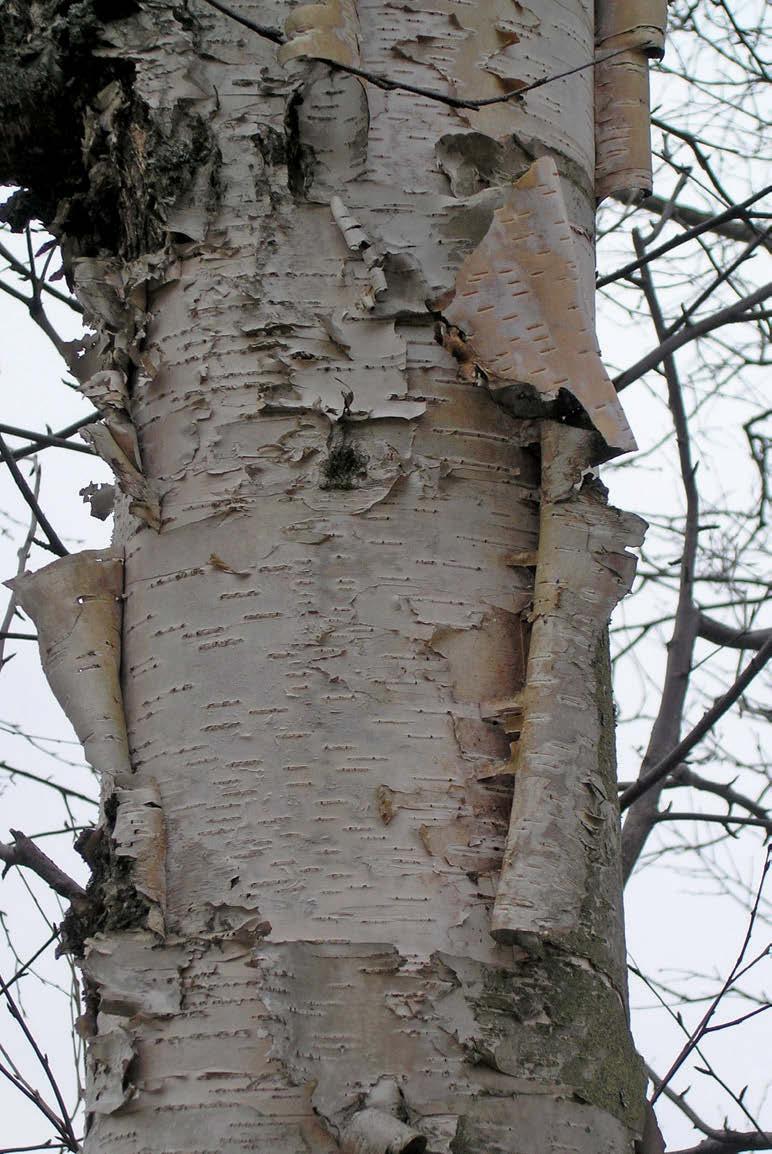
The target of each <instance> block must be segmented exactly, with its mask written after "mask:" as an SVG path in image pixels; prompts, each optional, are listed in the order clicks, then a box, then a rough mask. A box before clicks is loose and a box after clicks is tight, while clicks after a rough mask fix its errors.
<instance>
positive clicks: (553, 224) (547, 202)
mask: <svg viewBox="0 0 772 1154" xmlns="http://www.w3.org/2000/svg"><path fill="white" fill-rule="evenodd" d="M579 284H580V282H579V276H578V270H577V259H576V253H575V249H574V241H573V239H572V234H571V225H570V223H569V220H568V216H567V213H566V209H565V204H564V201H563V196H562V192H561V184H560V178H559V176H558V171H557V167H556V165H555V162H554V160H553V159H552V157H546V156H545V157H541V158H540V159H539V160H537V161H536V162H535V163H534V164H533V165H531V167H530V168H529V170H528V172H527V173H526V174H525V175H524V176H523V177H521V178H520V180H518V181H517V183H516V184H514V185H512V187H511V189H510V191H509V193H508V195H507V196H506V199H505V201H504V204H503V205H502V207H501V208H498V209H496V210H495V211H494V213H493V222H492V224H491V226H490V228H489V229H488V231H487V233H486V234H485V236H484V237H483V239H482V240H481V242H480V244H479V245H478V246H477V248H476V249H475V251H474V252H473V253H472V254H471V256H469V257H468V258H467V259H466V260H465V261H464V263H463V264H462V265H461V268H460V270H459V272H458V275H457V277H456V288H455V295H454V297H453V299H452V301H451V302H450V303H449V304H447V305H445V307H444V309H443V315H444V316H445V317H446V318H447V320H448V321H449V322H450V323H451V325H453V326H456V327H457V328H458V329H459V330H460V332H461V333H462V334H463V336H464V338H465V340H466V343H467V345H468V346H469V348H470V350H471V354H472V356H473V359H474V362H475V364H476V365H477V367H478V369H479V370H481V372H482V373H483V374H484V377H485V381H486V384H487V387H488V389H489V390H490V392H491V394H492V395H493V396H494V398H495V399H496V400H497V401H498V402H499V403H500V404H502V405H504V406H505V407H507V408H513V409H514V408H516V407H517V401H518V399H519V398H518V390H517V388H513V386H527V390H529V391H530V392H531V393H535V394H537V396H539V397H540V398H542V399H543V400H545V401H556V400H558V397H559V394H560V393H561V391H565V392H566V393H568V394H570V396H571V397H573V398H575V399H576V400H577V401H578V402H579V404H580V405H581V406H582V408H583V409H584V410H585V412H586V413H587V415H588V416H589V418H590V420H591V421H592V423H593V424H594V426H595V428H596V429H597V430H598V431H599V432H600V433H601V435H602V437H603V439H604V440H605V442H606V445H607V446H608V450H609V451H608V453H606V454H605V455H606V456H613V455H615V454H617V453H626V452H629V451H631V450H633V449H635V447H636V445H635V440H634V438H633V435H632V433H631V431H630V428H629V426H628V424H627V421H626V419H625V416H624V413H623V411H622V407H621V405H620V403H619V400H618V398H617V395H616V392H615V391H614V386H613V384H612V383H611V380H610V379H609V376H608V374H607V373H606V370H605V369H604V368H603V365H602V363H601V360H600V356H599V354H598V346H597V341H596V338H595V334H594V332H593V327H592V323H591V321H590V319H589V317H588V315H587V311H586V308H585V305H584V302H583V299H582V296H581V293H580V288H579Z"/></svg>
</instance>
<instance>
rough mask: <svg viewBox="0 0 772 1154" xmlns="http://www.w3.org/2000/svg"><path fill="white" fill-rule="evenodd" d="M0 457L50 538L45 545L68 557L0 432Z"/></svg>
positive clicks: (59, 554)
mask: <svg viewBox="0 0 772 1154" xmlns="http://www.w3.org/2000/svg"><path fill="white" fill-rule="evenodd" d="M0 457H2V458H3V460H4V461H5V463H6V465H7V466H8V471H9V472H10V474H11V476H12V477H13V479H14V481H15V482H16V487H17V488H18V490H19V492H20V493H21V495H22V497H23V498H24V500H25V501H26V502H27V504H28V505H29V507H30V509H31V510H32V512H33V513H34V514H35V517H36V518H37V522H38V524H39V525H40V528H41V529H42V530H43V532H44V533H45V535H46V537H47V538H48V544H47V545H44V546H43V547H44V548H47V549H49V550H50V552H52V553H56V554H57V556H58V557H66V556H67V554H68V550H67V549H65V547H64V545H63V544H62V542H61V541H60V540H59V537H58V536H57V534H56V533H55V532H54V529H53V527H52V526H51V523H50V522H49V520H48V518H47V517H46V515H45V513H44V512H43V510H42V509H41V508H40V504H39V503H38V501H37V499H36V497H35V494H34V493H33V492H32V490H31V489H30V487H29V485H28V484H27V482H26V480H25V479H24V476H23V475H22V472H21V470H20V468H19V466H18V465H17V464H16V462H15V460H14V459H13V453H12V452H11V450H10V449H9V448H8V446H7V445H6V443H5V441H4V439H3V436H2V434H0Z"/></svg>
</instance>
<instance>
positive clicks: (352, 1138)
mask: <svg viewBox="0 0 772 1154" xmlns="http://www.w3.org/2000/svg"><path fill="white" fill-rule="evenodd" d="M425 1149H426V1139H425V1138H424V1136H423V1135H422V1134H419V1133H418V1131H417V1130H413V1129H411V1128H410V1126H406V1125H405V1123H404V1122H400V1120H399V1118H395V1117H394V1115H393V1114H387V1113H386V1112H385V1111H384V1110H375V1109H365V1110H359V1111H358V1112H357V1113H356V1114H355V1115H354V1117H353V1118H352V1119H351V1121H350V1122H349V1124H348V1126H347V1127H346V1131H345V1133H344V1135H343V1138H342V1141H341V1150H342V1151H343V1154H423V1151H424V1150H425Z"/></svg>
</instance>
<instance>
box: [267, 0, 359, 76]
mask: <svg viewBox="0 0 772 1154" xmlns="http://www.w3.org/2000/svg"><path fill="white" fill-rule="evenodd" d="M284 31H285V32H286V35H287V42H286V44H282V46H281V48H280V49H279V51H278V53H277V55H278V58H279V63H280V64H287V63H288V62H289V61H290V60H295V59H297V58H298V57H303V56H305V57H312V58H314V59H316V60H333V61H335V63H336V64H358V63H359V18H358V16H357V6H356V0H325V2H324V3H322V4H301V5H300V7H299V8H295V9H294V10H293V11H292V12H291V13H290V15H289V16H288V17H287V19H286V21H285V23H284Z"/></svg>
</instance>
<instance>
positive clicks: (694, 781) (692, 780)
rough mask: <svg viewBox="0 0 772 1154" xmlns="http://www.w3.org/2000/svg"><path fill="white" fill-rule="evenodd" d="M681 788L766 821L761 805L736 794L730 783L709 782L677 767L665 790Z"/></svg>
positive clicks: (766, 815) (684, 766)
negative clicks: (709, 795) (699, 793)
mask: <svg viewBox="0 0 772 1154" xmlns="http://www.w3.org/2000/svg"><path fill="white" fill-rule="evenodd" d="M683 786H691V787H692V788H693V789H699V790H701V791H702V792H703V793H712V794H714V795H715V796H716V797H720V798H723V800H724V801H725V802H726V803H727V805H729V806H733V805H739V806H741V807H742V808H743V809H747V811H748V813H751V814H753V816H754V817H758V818H761V819H762V820H763V821H767V820H768V817H769V815H768V813H767V810H766V809H765V808H764V806H763V805H759V803H758V802H756V801H753V800H752V799H751V798H749V797H746V796H745V795H744V794H742V793H738V792H737V790H735V789H734V788H733V784H732V783H726V782H723V781H709V780H708V779H707V778H706V777H700V776H699V774H696V773H694V771H693V770H691V769H689V767H688V766H686V765H679V767H678V769H676V770H675V771H674V773H673V774H672V776H671V778H670V781H669V782H667V785H666V787H665V788H666V789H680V788H682V787H683Z"/></svg>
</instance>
